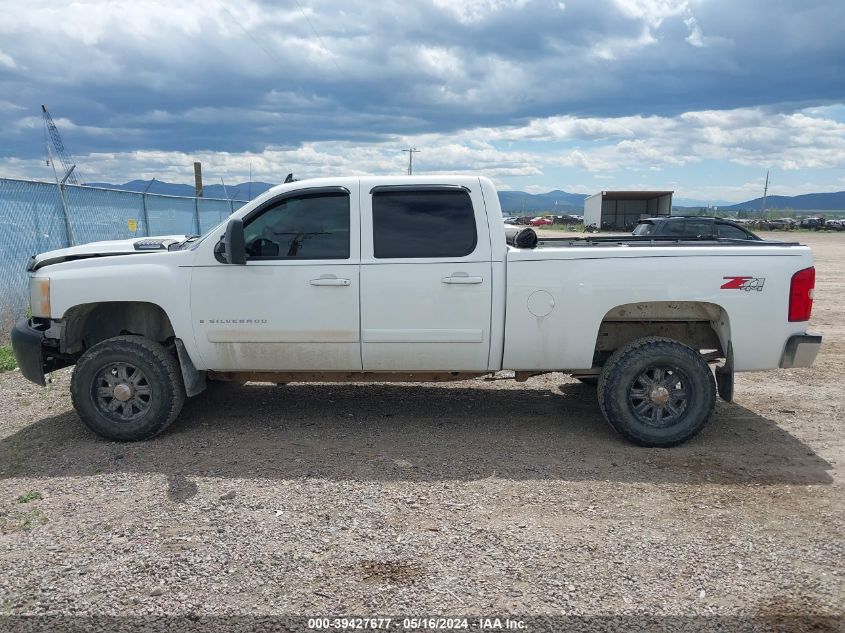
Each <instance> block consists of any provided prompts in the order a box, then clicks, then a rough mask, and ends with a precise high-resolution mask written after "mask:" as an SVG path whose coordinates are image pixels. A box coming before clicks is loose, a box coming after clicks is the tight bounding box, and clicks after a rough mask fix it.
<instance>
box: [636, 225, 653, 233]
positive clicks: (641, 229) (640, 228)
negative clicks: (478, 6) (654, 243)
mask: <svg viewBox="0 0 845 633" xmlns="http://www.w3.org/2000/svg"><path fill="white" fill-rule="evenodd" d="M653 233H654V224H652V223H651V222H643V223H642V224H638V225H637V228H635V229H634V235H652V234H653Z"/></svg>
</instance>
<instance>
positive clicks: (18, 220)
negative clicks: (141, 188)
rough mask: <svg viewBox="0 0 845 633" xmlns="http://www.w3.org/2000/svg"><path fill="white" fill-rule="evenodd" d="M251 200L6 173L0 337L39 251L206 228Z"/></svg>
mask: <svg viewBox="0 0 845 633" xmlns="http://www.w3.org/2000/svg"><path fill="white" fill-rule="evenodd" d="M245 202H246V201H245V200H222V199H216V198H185V197H180V196H165V195H161V194H153V193H136V192H131V191H118V190H116V189H101V188H99V187H85V186H80V185H64V186H62V187H59V186H58V185H56V184H54V183H46V182H35V181H30V180H12V179H8V178H0V253H2V257H0V342H6V341H7V339H8V335H9V330H10V329H11V326H12V324H13V323H14V320H15V319H16V318H18V317H20V316H21V315H23V314H25V312H26V308H27V303H28V300H29V298H28V278H27V274H26V264H27V262H28V261H29V258H30V257H31V256H32V255H35V254H37V253H43V252H45V251H50V250H54V249H57V248H65V247H67V246H76V245H79V244H86V243H88V242H96V241H100V240H122V239H129V238H133V237H145V236H149V235H186V234H202V233H204V232H206V231H208V230H209V229H211V228H213V227H214V226H215V225H217V224H219V223H221V222H222V221H223V220H225V219H226V218H227V217H228V216H229V215H230V214H231V213H232V212H234V211H235V210H237V209H238V208H240V207H241V205H243V204H244V203H245Z"/></svg>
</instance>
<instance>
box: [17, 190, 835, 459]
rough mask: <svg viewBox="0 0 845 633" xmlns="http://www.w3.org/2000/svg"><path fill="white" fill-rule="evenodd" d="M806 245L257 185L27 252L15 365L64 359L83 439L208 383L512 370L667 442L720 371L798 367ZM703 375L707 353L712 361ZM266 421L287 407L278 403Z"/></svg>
mask: <svg viewBox="0 0 845 633" xmlns="http://www.w3.org/2000/svg"><path fill="white" fill-rule="evenodd" d="M812 265H813V260H812V254H811V252H810V249H809V248H807V247H805V246H800V245H798V244H786V243H781V242H765V241H760V242H751V241H745V240H730V239H716V240H691V241H689V240H688V241H680V240H676V239H660V238H657V239H652V238H648V237H646V238H637V237H623V238H619V237H616V238H613V237H610V238H609V237H588V238H585V239H574V238H561V239H550V240H540V241H539V242H538V240H537V238H536V235H535V234H534V233H533V232H531V231H530V229H528V230H526V229H522V230H520V229H518V228H516V227H513V228H510V227H506V226H505V225H504V224H503V222H502V212H501V209H500V207H499V201H498V197H497V194H496V190H495V188H494V186H493V184H492V183H491V182H490V181H489V180H487V179H485V178H476V177H466V176H427V177H403V178H333V179H318V180H306V181H298V182H293V183H290V184H285V185H282V186H279V187H275V188H273V189H271V190H270V191H268V192H267V193H265V194H263V195H262V196H260V197H258V198H256V199H255V200H253V201H252V202H250V203H249V204H247V205H245V206H244V207H243V208H241V209H240V210H239V211H237V212H236V213H234V214H233V215H232V216H231V217H230V218H229V219H228V221H227V222H226V223H224V224H223V225H221V226H219V227H217V228H216V229H213V230H211V231H210V232H208V233H207V234H206V235H204V236H202V237H186V236H176V237H169V238H167V237H165V238H142V239H132V240H126V241H116V242H100V243H94V244H87V245H84V246H77V247H73V248H67V249H63V250H58V251H52V252H49V253H44V254H42V255H38V256H35V257H33V258H32V260H31V261H30V263H29V266H28V270H29V274H30V290H31V299H30V301H31V312H32V316H31V318H30V319H28V320H23V321H21V322H19V323H18V324H17V325H16V326H15V329H14V331H13V332H12V341H13V346H14V351H15V354H16V356H17V360H18V363H19V366H20V368H21V372H22V373H23V375H24V376H26V377H27V378H28V379H30V380H32V381H33V382H35V383H38V384H41V385H43V384H45V373H48V372H51V371H53V370H55V369H58V368H61V367H65V366H68V365H76V367H75V369H74V372H73V378H72V381H71V392H72V397H73V403H74V406H75V408H76V410H77V412H78V414H79V416H80V417H81V418H82V420H83V421H84V422H85V423H86V424H87V425H88V426H89V427H90V428H91V429H93V430H94V431H95V432H96V433H98V434H100V435H102V436H104V437H107V438H110V439H113V440H124V441H126V440H141V439H146V438H150V437H152V436H154V435H156V434H158V433H160V432H162V431H163V430H164V429H165V428H166V427H167V426H168V425H169V424H170V423H171V422H172V421H173V420H174V419H175V418H176V416H177V415H178V413H179V411H180V409H181V407H182V404H183V402H184V399H185V397H186V395H187V396H194V395H197V394H198V393H200V392H201V391H202V390H203V389H204V388H205V386H206V381H207V380H234V381H241V382H244V381H264V382H275V383H287V382H294V381H314V382H317V381H321V382H322V381H344V382H347V381H379V382H381V381H444V380H461V379H467V378H473V377H478V376H483V375H486V374H491V373H493V372H497V371H499V370H503V369H509V370H513V371H514V372H515V374H514V377H515V378H516V379H517V380H521V379H526V378H527V377H529V376H531V375H535V374H541V373H544V372H553V371H563V372H567V373H571V374H574V375H575V376H576V377H578V378H580V379H581V380H583V381H585V382H591V381H592V382H596V383H597V385H598V401H599V405H600V407H601V410H602V413H603V414H604V416H605V417H606V418H607V420H608V422H610V424H611V425H612V426H613V427H614V428H615V429H616V430H617V431H619V433H621V434H622V435H623V436H624V437H625V438H627V439H629V440H631V441H633V442H636V443H638V444H642V445H646V446H672V445H675V444H679V443H681V442H683V441H685V440H687V439H689V438H690V437H692V436H693V435H695V434H696V433H697V432H698V431H699V430H700V429H701V428H702V426H703V425H704V424H705V423H706V422H707V420H708V419H709V418H710V416H711V414H712V412H713V407H714V404H715V398H716V392H717V388H718V392H719V394H720V395H721V397H722V398H723V399H725V400H730V399H731V397H732V391H733V375H734V372H735V371H756V370H762V369H774V368H777V367H806V366H809V365H810V364H812V362H813V360H814V359H815V356H816V353H817V352H818V349H819V346H820V344H821V337H820V336H818V335H814V334H808V333H807V322H808V320H809V318H810V311H811V308H812V298H813V287H814V283H815V271H814V268H813V267H812ZM710 365H715V378H714V371H711V367H710ZM280 415H283V412H280Z"/></svg>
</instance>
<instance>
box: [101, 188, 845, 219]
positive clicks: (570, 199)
mask: <svg viewBox="0 0 845 633" xmlns="http://www.w3.org/2000/svg"><path fill="white" fill-rule="evenodd" d="M86 184H88V185H89V186H92V187H104V188H107V189H119V190H122V191H145V190H147V191H149V193H158V194H165V195H170V196H193V195H194V187H193V186H192V185H182V184H177V183H170V182H162V181H159V180H154V181H153V182H152V184H151V183H150V181H149V180H131V181H129V182H126V183H123V184H122V185H115V184H111V183H106V182H91V183H86ZM275 186H276V185H275V184H272V183H269V182H252V183H246V182H242V183H238V184H233V185H228V186H226V187H223V185H206V186H205V187H203V193H204V195H205V197H206V198H231V199H233V200H250V199H252V198H255V197H256V196H258V195H261V194H262V193H264V192H265V191H267V190H268V189H270V188H271V187H275ZM586 198H587V195H586V194H583V193H569V192H567V191H561V190H559V189H557V190H554V191H549V192H548V193H527V192H525V191H500V192H499V203H500V204H501V206H502V212H503V213H505V214H521V213H526V214H534V213H540V212H552V213H555V212H558V213H579V214H580V213H582V212H583V211H584V200H585V199H586ZM674 205H675V206H676V207H679V208H682V209H694V208H700V207H707V206H713V205H715V206H718V208H719V211H725V212H736V211H759V210H760V209H762V208H763V207H762V205H763V199H762V198H755V199H754V200H748V201H746V202H740V203H738V204H731V203H730V202H724V201H709V202H705V201H702V200H694V199H689V198H677V197H676V198H675V199H674ZM766 209H767V210H769V211H773V210H784V211H787V210H789V211H842V210H845V191H838V192H835V193H807V194H802V195H800V196H769V197H768V198H767V199H766Z"/></svg>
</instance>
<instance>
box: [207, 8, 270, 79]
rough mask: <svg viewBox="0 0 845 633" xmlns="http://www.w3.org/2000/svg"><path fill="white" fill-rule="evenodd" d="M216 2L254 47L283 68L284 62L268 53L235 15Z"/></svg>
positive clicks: (268, 50)
mask: <svg viewBox="0 0 845 633" xmlns="http://www.w3.org/2000/svg"><path fill="white" fill-rule="evenodd" d="M216 1H217V4H218V5H219V6H220V8H221V9H223V10H224V11H225V12H226V15H228V16H229V17H230V18H232V21H233V22H234V23H235V24H237V25H238V27H239V28H240V29H241V30H242V31H243V32H244V33H246V36H247V37H248V38H249V39H251V40H252V41H253V42H254V43H255V45H256V46H257V47H258V48H260V49H261V50H262V51H264V53H265V54H266V55H267V57H269V58H270V60H271V61H273V62H275V63H276V64H278V65H279V66H284V65H285V62H283V61H282V60H281V59H279V58H278V57H276V54H275V53H273V52H272V51H270V49H269V48H267V47H266V46H264V44H262V43H261V41H260V40H259V39H258V38H257V37H255V36H254V35H253V34H252V33H251V32H250V31H249V29H248V28H246V27H245V26H244V25H243V24H241V21H240V20H238V18H236V17H235V15H234V14H233V13H232V12H231V11H229V9H228V8H226V5H225V4H223V3H222V2H220V0H216Z"/></svg>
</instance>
